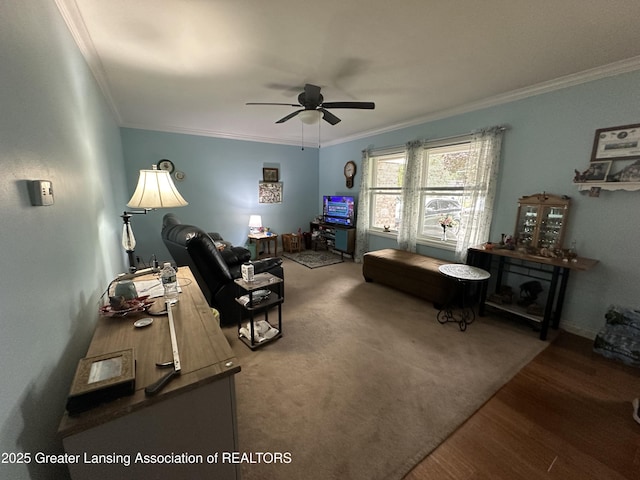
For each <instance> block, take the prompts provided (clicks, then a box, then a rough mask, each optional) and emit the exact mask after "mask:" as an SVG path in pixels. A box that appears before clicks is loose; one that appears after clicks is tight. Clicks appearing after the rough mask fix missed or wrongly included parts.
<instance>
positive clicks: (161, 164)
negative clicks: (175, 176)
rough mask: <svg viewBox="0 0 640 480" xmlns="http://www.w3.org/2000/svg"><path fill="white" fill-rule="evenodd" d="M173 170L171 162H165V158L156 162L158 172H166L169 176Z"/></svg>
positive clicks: (173, 166)
mask: <svg viewBox="0 0 640 480" xmlns="http://www.w3.org/2000/svg"><path fill="white" fill-rule="evenodd" d="M175 169H176V167H175V165H174V164H173V162H172V161H171V160H167V159H166V158H163V159H162V160H160V161H159V162H158V170H166V171H167V172H169V173H170V174H171V173H173V171H174V170H175Z"/></svg>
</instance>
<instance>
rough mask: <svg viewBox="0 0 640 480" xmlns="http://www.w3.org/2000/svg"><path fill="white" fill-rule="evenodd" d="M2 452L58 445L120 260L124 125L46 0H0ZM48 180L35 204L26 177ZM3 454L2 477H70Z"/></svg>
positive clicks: (57, 449) (54, 448) (47, 449)
mask: <svg viewBox="0 0 640 480" xmlns="http://www.w3.org/2000/svg"><path fill="white" fill-rule="evenodd" d="M0 105H1V110H0V112H1V114H0V165H1V166H2V175H0V218H1V222H2V228H0V243H1V245H2V248H0V266H1V268H2V275H0V365H2V368H1V369H0V452H29V453H31V454H34V453H35V452H44V453H60V452H61V449H62V445H61V442H60V440H59V439H58V438H57V437H56V431H57V428H58V425H59V422H60V419H61V417H62V413H63V412H64V407H65V401H66V396H67V394H68V392H69V386H70V384H71V379H72V377H73V373H74V371H75V368H76V365H77V362H78V360H79V359H80V358H81V357H83V356H84V355H85V353H86V349H87V346H88V343H89V340H90V338H91V335H92V333H93V327H94V323H95V319H96V311H97V306H98V299H99V297H100V295H101V293H102V291H103V289H104V288H105V286H106V284H107V283H108V281H109V280H110V279H111V278H112V276H113V275H114V274H115V273H116V272H118V271H121V270H122V268H123V265H124V259H123V255H122V253H121V249H120V248H119V246H118V237H119V235H120V224H119V221H120V219H119V218H118V211H119V209H120V205H121V204H123V203H124V201H126V200H124V196H125V178H124V168H123V158H122V148H121V144H120V134H119V129H118V128H117V125H116V124H115V122H114V121H113V119H112V115H111V112H110V111H109V110H108V109H107V108H106V106H105V103H104V102H103V100H102V95H101V93H100V91H99V90H98V88H97V86H96V83H95V82H94V79H93V77H92V76H91V74H90V72H89V70H88V68H87V65H86V63H85V62H84V60H83V58H82V56H81V55H80V52H79V51H78V48H77V46H76V44H75V43H74V42H73V40H72V38H71V36H70V34H69V31H68V30H67V28H66V26H65V24H64V22H63V21H62V18H61V17H60V14H59V13H58V10H57V9H56V7H55V4H54V2H52V1H49V0H30V1H28V2H25V1H23V0H4V2H3V3H2V6H0ZM35 179H46V180H51V181H52V182H53V186H54V195H55V204H54V205H52V206H48V207H32V206H31V204H30V201H29V196H28V193H27V184H26V182H27V180H35ZM66 476H67V469H66V467H65V466H64V465H62V466H55V465H37V464H35V463H33V462H32V463H31V464H30V465H28V466H27V465H11V464H0V478H6V479H9V478H10V479H27V478H41V479H61V478H66Z"/></svg>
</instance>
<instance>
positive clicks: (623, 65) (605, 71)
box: [55, 0, 640, 148]
mask: <svg viewBox="0 0 640 480" xmlns="http://www.w3.org/2000/svg"><path fill="white" fill-rule="evenodd" d="M55 3H56V6H57V7H58V10H59V11H60V14H61V16H62V18H63V19H64V22H65V23H66V24H67V27H68V29H69V31H70V32H71V35H72V36H73V39H74V40H75V42H76V44H77V45H78V48H79V49H80V52H81V53H82V56H83V57H84V58H85V61H86V62H87V64H88V66H89V69H90V70H91V72H92V73H93V76H94V77H95V79H96V81H97V82H98V85H99V87H100V89H101V90H102V93H103V94H104V96H105V99H106V101H107V103H108V105H109V107H110V109H111V111H112V112H113V114H114V116H115V120H116V122H117V124H118V125H119V126H120V127H123V128H136V129H144V130H152V131H163V132H169V133H181V134H186V135H198V136H205V137H217V138H226V139H230V140H243V141H249V142H261V143H273V144H281V145H295V146H300V147H303V146H304V147H308V148H319V147H320V146H322V147H329V146H332V145H339V144H342V143H347V142H351V141H354V140H361V139H364V138H367V137H372V136H375V135H380V134H383V133H389V132H393V131H396V130H400V129H403V128H408V127H414V126H417V125H421V124H424V123H428V122H433V121H436V120H442V119H444V118H449V117H453V116H456V115H461V114H464V113H469V112H473V111H476V110H480V109H483V108H489V107H495V106H498V105H503V104H505V103H509V102H514V101H517V100H522V99H525V98H528V97H533V96H536V95H542V94H545V93H549V92H553V91H556V90H560V89H563V88H567V87H572V86H575V85H579V84H582V83H587V82H591V81H595V80H599V79H602V78H607V77H613V76H616V75H621V74H623V73H628V72H632V71H636V70H640V56H637V57H632V58H628V59H625V60H620V61H618V62H614V63H610V64H607V65H603V66H600V67H596V68H592V69H589V70H584V71H582V72H578V73H574V74H570V75H565V76H563V77H559V78H557V79H554V80H550V81H547V82H542V83H539V84H536V85H532V86H530V87H525V88H521V89H517V90H513V91H511V92H507V93H503V94H500V95H495V96H492V97H488V98H485V99H482V100H478V101H475V102H470V103H467V104H464V105H458V106H456V107H453V108H449V109H445V110H441V111H438V112H433V113H430V114H428V115H424V116H420V117H417V118H414V119H412V120H408V121H405V122H400V123H396V124H393V125H389V126H386V127H383V128H379V129H373V130H367V131H364V132H360V133H357V134H354V135H350V136H347V137H343V138H340V139H336V140H331V141H328V142H326V143H322V142H321V145H320V146H319V145H318V144H315V145H309V144H306V143H305V144H302V142H300V141H297V140H295V139H289V140H287V139H282V138H271V137H257V136H251V135H244V134H233V133H228V132H216V131H211V130H206V129H191V128H181V127H172V126H148V125H134V124H127V123H125V122H123V120H122V116H121V115H120V112H119V111H118V108H117V106H116V102H115V101H114V99H113V95H112V93H111V90H110V88H109V82H108V81H107V75H106V72H105V70H104V67H103V65H102V62H101V60H100V57H99V55H98V53H97V51H96V49H95V47H94V44H93V41H92V39H91V35H90V34H89V31H88V30H87V28H86V25H85V23H84V19H83V18H82V14H81V13H80V10H79V9H78V6H77V4H76V2H75V0H55Z"/></svg>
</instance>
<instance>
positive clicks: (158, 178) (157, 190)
mask: <svg viewBox="0 0 640 480" xmlns="http://www.w3.org/2000/svg"><path fill="white" fill-rule="evenodd" d="M152 168H153V169H152V170H140V176H139V177H138V185H137V186H136V190H135V192H133V196H132V197H131V200H129V203H127V207H132V208H142V209H143V210H142V211H133V212H126V211H125V212H124V213H123V214H122V215H121V217H122V221H123V222H124V225H123V226H122V247H123V248H124V249H125V251H126V252H127V255H128V256H129V271H130V272H135V271H136V262H135V258H134V256H133V252H134V250H135V247H136V239H135V237H134V236H133V230H132V228H131V223H130V222H129V219H130V218H131V216H132V215H133V214H146V213H147V212H148V211H150V210H155V209H157V208H172V207H184V206H185V205H189V203H188V202H187V201H186V200H185V199H184V198H182V195H180V192H178V189H177V188H176V186H175V185H174V183H173V180H172V179H171V174H170V173H169V172H168V171H167V170H158V169H157V168H156V166H155V165H154V166H153V167H152Z"/></svg>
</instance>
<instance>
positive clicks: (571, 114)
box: [320, 72, 640, 336]
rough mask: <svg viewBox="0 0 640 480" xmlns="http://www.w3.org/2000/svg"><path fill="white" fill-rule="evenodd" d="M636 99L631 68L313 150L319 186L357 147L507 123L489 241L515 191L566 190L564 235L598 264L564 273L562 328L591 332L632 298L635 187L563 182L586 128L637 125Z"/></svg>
mask: <svg viewBox="0 0 640 480" xmlns="http://www.w3.org/2000/svg"><path fill="white" fill-rule="evenodd" d="M639 105H640V72H633V73H627V74H623V75H619V76H616V77H612V78H605V79H601V80H597V81H593V82H590V83H585V84H581V85H578V86H573V87H568V88H564V89H561V90H557V91H554V92H552V93H548V94H543V95H538V96H535V97H530V98H527V99H524V100H520V101H514V102H511V103H507V104H503V105H500V106H496V107H492V108H486V109H483V110H479V111H475V112H471V113H467V114H462V115H456V116H453V117H450V118H446V119H442V120H438V121H433V122H429V123H425V124H423V125H419V126H417V127H411V128H406V129H402V130H398V131H395V132H392V133H386V134H384V135H378V136H374V137H370V138H366V139H362V140H357V141H352V142H349V143H345V144H341V145H336V146H331V147H326V148H322V149H321V150H320V190H321V191H323V192H324V191H331V190H332V189H333V190H342V189H343V188H344V186H343V185H344V183H343V182H344V179H343V177H341V175H338V173H340V172H341V171H342V167H343V165H344V163H345V162H346V161H348V160H356V162H357V163H358V165H360V152H361V150H362V149H364V148H367V147H369V148H381V147H386V146H391V145H399V144H404V143H406V142H407V141H409V140H413V139H429V138H431V139H437V138H441V137H448V136H451V135H456V134H461V133H467V132H470V131H471V130H473V129H476V128H480V127H487V126H491V125H509V126H510V127H511V130H509V131H508V132H507V133H506V135H505V140H504V144H503V159H502V164H501V171H500V182H499V188H498V196H497V199H496V212H495V216H494V219H493V222H492V227H491V231H492V240H494V241H496V240H499V239H500V233H509V234H511V233H513V229H514V227H515V217H516V212H517V201H518V198H520V197H521V196H523V195H529V194H534V193H538V192H543V191H546V192H549V193H555V194H560V195H562V194H565V195H569V196H570V197H572V207H571V213H570V218H569V224H568V234H567V239H568V242H570V241H571V240H575V241H576V242H577V250H578V253H579V255H580V256H584V257H589V258H595V259H598V260H599V261H600V264H599V265H598V266H597V267H596V268H594V269H593V270H591V271H588V272H573V273H572V274H571V278H570V281H569V287H568V290H567V298H566V300H565V309H564V312H563V320H562V324H561V326H562V327H563V328H566V329H567V330H570V331H574V332H575V333H579V334H582V335H585V336H594V335H595V333H596V332H597V331H598V330H599V329H600V327H601V326H602V325H603V323H604V318H603V315H604V313H605V310H606V307H607V306H608V305H609V304H610V303H620V304H624V305H631V306H636V307H637V306H639V305H640V295H639V293H640V291H639V289H638V285H639V284H640V253H639V252H640V250H639V249H638V246H637V245H638V237H639V234H640V192H624V191H615V192H605V191H603V192H602V194H601V196H600V198H592V197H589V196H588V195H586V194H584V193H583V194H581V193H579V192H578V190H577V188H576V187H575V185H574V184H573V183H572V180H573V175H574V173H573V172H574V169H578V170H584V169H586V167H587V166H588V163H589V158H590V156H591V148H592V145H593V138H594V133H595V130H596V129H598V128H606V127H613V126H618V125H626V124H631V123H639V122H640V108H639V107H638V106H639ZM360 178H361V176H358V177H357V178H356V187H354V193H357V192H358V190H359V180H360ZM393 246H395V245H394V241H392V240H388V239H383V238H380V237H372V239H371V249H372V250H376V249H380V248H386V247H393ZM421 252H423V253H425V254H430V255H435V256H439V257H441V258H445V259H452V257H451V253H450V252H446V251H443V250H438V249H427V248H423V249H421Z"/></svg>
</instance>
